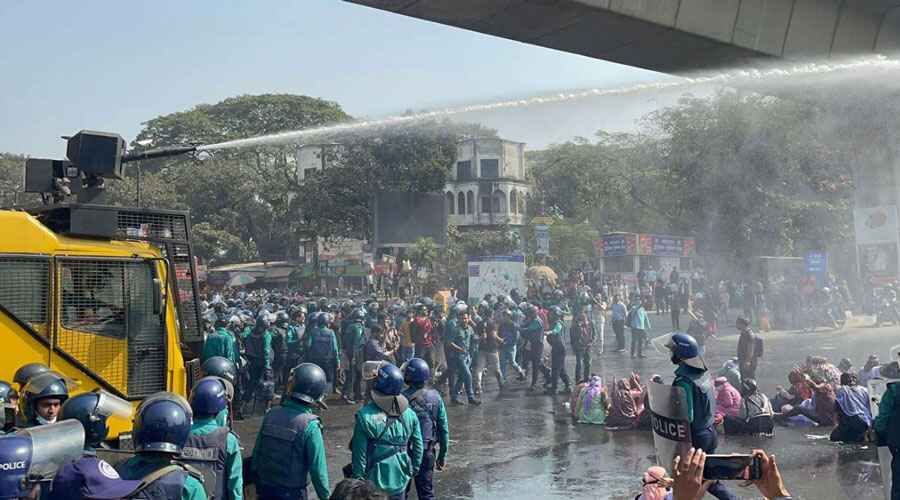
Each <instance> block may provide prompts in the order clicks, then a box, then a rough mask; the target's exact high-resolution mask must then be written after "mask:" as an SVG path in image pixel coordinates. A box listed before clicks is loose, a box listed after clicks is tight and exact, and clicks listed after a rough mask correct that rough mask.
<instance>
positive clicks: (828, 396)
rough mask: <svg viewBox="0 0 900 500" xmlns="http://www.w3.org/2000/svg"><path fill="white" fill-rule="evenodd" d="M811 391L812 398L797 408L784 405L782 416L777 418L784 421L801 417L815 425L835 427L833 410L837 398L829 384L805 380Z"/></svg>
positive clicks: (835, 416)
mask: <svg viewBox="0 0 900 500" xmlns="http://www.w3.org/2000/svg"><path fill="white" fill-rule="evenodd" d="M807 382H808V383H809V385H810V387H811V388H812V390H813V397H812V398H810V399H807V400H805V401H803V402H802V403H800V405H798V406H793V407H792V406H791V405H786V406H785V407H783V408H782V414H781V416H780V417H779V418H778V419H779V420H782V421H783V420H784V419H787V418H790V417H795V416H798V415H803V416H804V417H806V418H808V419H810V420H812V421H813V422H815V423H816V424H817V425H822V426H833V425H837V412H836V410H835V407H836V401H837V397H836V396H835V393H834V389H833V388H832V387H831V385H830V384H828V383H827V382H825V381H823V380H821V379H818V378H816V379H812V380H810V379H807Z"/></svg>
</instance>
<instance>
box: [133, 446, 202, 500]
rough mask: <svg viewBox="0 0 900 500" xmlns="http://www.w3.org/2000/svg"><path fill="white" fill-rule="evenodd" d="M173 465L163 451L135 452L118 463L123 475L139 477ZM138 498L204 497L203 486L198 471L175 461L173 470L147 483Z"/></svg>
mask: <svg viewBox="0 0 900 500" xmlns="http://www.w3.org/2000/svg"><path fill="white" fill-rule="evenodd" d="M171 465H172V460H171V457H170V456H168V455H166V454H161V453H160V454H157V453H143V454H139V455H135V456H134V457H132V458H130V459H128V461H126V462H125V463H123V464H121V465H119V466H118V469H117V470H118V472H119V475H120V476H121V477H122V478H123V479H131V480H142V479H144V478H146V477H148V476H149V475H150V474H153V473H154V472H156V471H158V470H161V469H163V468H164V467H168V466H171ZM139 497H140V498H151V499H176V498H180V499H181V500H206V490H204V489H203V483H202V482H201V478H200V477H198V474H195V473H193V472H189V471H188V470H187V469H185V468H183V467H181V466H178V465H175V466H174V467H172V470H171V471H169V472H167V473H166V474H164V475H163V476H162V477H160V478H159V479H157V480H155V481H153V482H152V483H150V484H148V485H147V486H146V487H145V488H144V489H143V490H142V491H141V492H140V494H139Z"/></svg>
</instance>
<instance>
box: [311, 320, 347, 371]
mask: <svg viewBox="0 0 900 500" xmlns="http://www.w3.org/2000/svg"><path fill="white" fill-rule="evenodd" d="M306 339H307V340H306V362H308V363H314V364H316V365H319V367H320V368H322V370H324V371H325V375H326V376H327V377H328V382H330V383H332V384H334V383H335V382H336V380H335V370H337V366H338V360H339V359H340V355H341V353H340V349H339V348H338V344H337V336H336V335H335V334H334V331H333V330H332V329H330V328H328V327H325V326H319V327H317V328H315V329H313V331H311V332H309V334H308V335H307V336H306Z"/></svg>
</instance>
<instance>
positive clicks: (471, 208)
mask: <svg viewBox="0 0 900 500" xmlns="http://www.w3.org/2000/svg"><path fill="white" fill-rule="evenodd" d="M459 195H460V196H462V193H459ZM466 213H467V214H474V213H475V193H473V192H471V191H469V192H468V193H466Z"/></svg>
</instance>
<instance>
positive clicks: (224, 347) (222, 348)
mask: <svg viewBox="0 0 900 500" xmlns="http://www.w3.org/2000/svg"><path fill="white" fill-rule="evenodd" d="M213 356H221V357H223V358H225V359H228V360H231V361H232V362H236V361H237V354H236V351H235V347H234V337H232V336H231V332H229V331H228V330H227V329H226V328H225V327H223V326H220V327H218V328H216V329H215V330H214V331H213V332H212V333H211V334H209V335H207V337H206V340H205V341H204V342H203V352H202V353H201V354H200V362H201V363H202V362H203V361H206V360H207V359H209V358H211V357H213Z"/></svg>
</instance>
